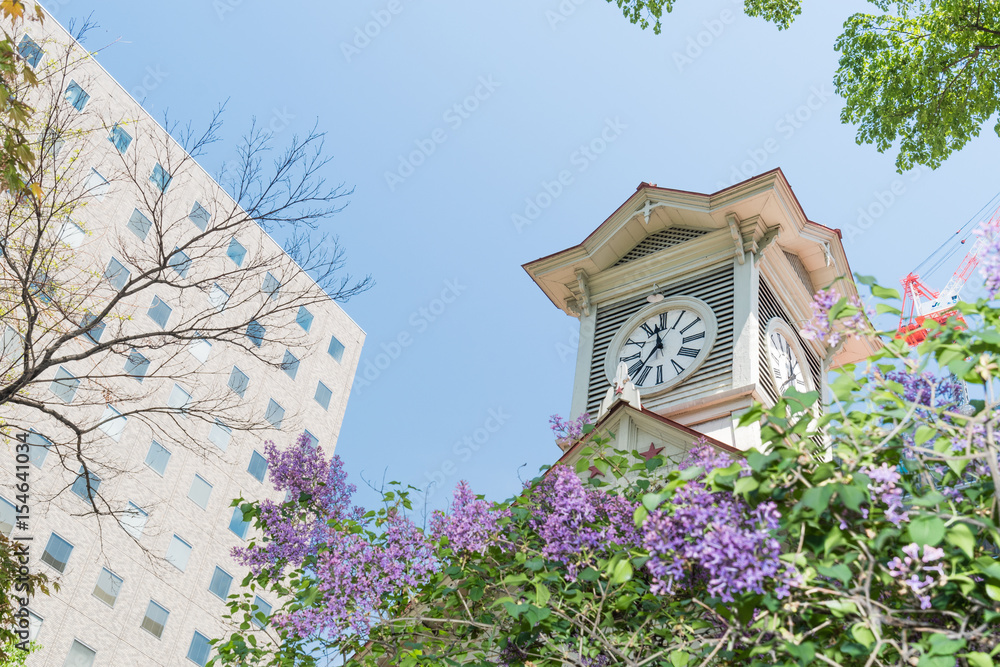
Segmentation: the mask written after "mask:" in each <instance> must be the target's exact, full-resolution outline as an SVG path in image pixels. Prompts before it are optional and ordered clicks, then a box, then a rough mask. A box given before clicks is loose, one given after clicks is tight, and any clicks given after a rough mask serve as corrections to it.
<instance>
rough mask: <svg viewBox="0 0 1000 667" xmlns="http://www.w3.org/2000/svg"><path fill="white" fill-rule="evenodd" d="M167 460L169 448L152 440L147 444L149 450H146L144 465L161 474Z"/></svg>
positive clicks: (165, 467) (168, 459)
mask: <svg viewBox="0 0 1000 667" xmlns="http://www.w3.org/2000/svg"><path fill="white" fill-rule="evenodd" d="M169 462H170V450H169V449H167V448H166V447H164V446H163V445H161V444H160V443H158V442H157V441H156V440H154V441H153V442H152V443H151V444H150V445H149V451H148V452H146V465H148V466H149V467H150V468H152V469H153V470H155V471H156V472H157V473H158V474H159V475H160V476H162V475H163V473H164V472H165V471H166V469H167V464H168V463H169Z"/></svg>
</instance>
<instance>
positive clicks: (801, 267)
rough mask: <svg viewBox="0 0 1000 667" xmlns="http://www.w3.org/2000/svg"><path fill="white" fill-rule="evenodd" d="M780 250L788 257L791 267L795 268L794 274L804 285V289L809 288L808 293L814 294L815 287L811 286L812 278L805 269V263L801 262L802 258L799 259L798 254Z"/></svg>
mask: <svg viewBox="0 0 1000 667" xmlns="http://www.w3.org/2000/svg"><path fill="white" fill-rule="evenodd" d="M782 252H784V253H785V257H786V258H787V259H788V263H789V264H791V265H792V269H794V270H795V275H797V276H798V277H799V280H801V281H802V284H803V285H805V286H806V289H807V290H809V293H810V294H815V293H816V288H815V287H813V281H812V278H810V277H809V272H808V271H806V265H805V264H803V263H802V260H801V259H799V256H798V255H793V254H792V253H790V252H785V251H782Z"/></svg>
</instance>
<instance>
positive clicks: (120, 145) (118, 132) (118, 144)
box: [108, 123, 132, 155]
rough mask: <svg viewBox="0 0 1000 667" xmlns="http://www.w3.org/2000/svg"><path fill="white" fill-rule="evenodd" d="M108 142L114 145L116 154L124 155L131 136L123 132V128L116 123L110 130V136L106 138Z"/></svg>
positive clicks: (130, 141)
mask: <svg viewBox="0 0 1000 667" xmlns="http://www.w3.org/2000/svg"><path fill="white" fill-rule="evenodd" d="M108 141H110V142H111V143H113V144H114V145H115V148H117V149H118V152H119V153H121V154H123V155H124V154H125V151H127V150H128V146H129V144H131V143H132V135H131V134H129V133H128V132H126V131H125V128H124V127H122V126H121V125H118V124H117V123H116V124H115V126H114V127H113V128H111V136H109V137H108Z"/></svg>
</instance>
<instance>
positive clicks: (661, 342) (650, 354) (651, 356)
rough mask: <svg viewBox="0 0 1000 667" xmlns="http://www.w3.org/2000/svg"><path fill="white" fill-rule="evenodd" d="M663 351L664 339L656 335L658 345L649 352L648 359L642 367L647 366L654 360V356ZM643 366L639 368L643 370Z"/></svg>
mask: <svg viewBox="0 0 1000 667" xmlns="http://www.w3.org/2000/svg"><path fill="white" fill-rule="evenodd" d="M662 349H663V339H661V338H660V334H659V333H657V334H656V345H654V346H653V349H652V350H650V351H649V356H648V357H646V358H645V359H644V360H643V362H642V366H645V365H646V364H647V363H648V362H649V360H650V359H652V358H653V355H654V354H656V351H657V350H662ZM642 366H639V368H642Z"/></svg>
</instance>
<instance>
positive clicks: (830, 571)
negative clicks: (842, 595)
mask: <svg viewBox="0 0 1000 667" xmlns="http://www.w3.org/2000/svg"><path fill="white" fill-rule="evenodd" d="M816 571H817V572H819V573H820V574H822V575H823V576H824V577H830V578H832V579H837V580H839V581H840V583H842V584H844V585H845V586H846V585H847V582H848V581H850V580H851V577H852V576H853V573H852V572H851V568H849V567H847V566H846V565H844V564H843V563H837V564H836V565H831V566H829V567H824V566H822V565H817V566H816Z"/></svg>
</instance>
